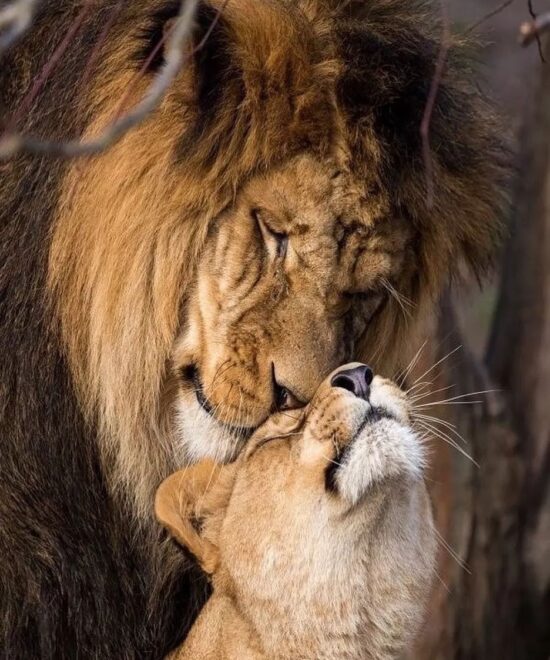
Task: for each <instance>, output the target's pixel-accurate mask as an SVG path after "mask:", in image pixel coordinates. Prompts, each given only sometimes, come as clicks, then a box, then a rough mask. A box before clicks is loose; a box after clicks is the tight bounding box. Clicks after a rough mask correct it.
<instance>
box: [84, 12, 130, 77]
mask: <svg viewBox="0 0 550 660" xmlns="http://www.w3.org/2000/svg"><path fill="white" fill-rule="evenodd" d="M123 6H124V0H117V3H116V4H115V5H114V7H113V8H112V10H111V12H110V14H109V18H108V19H107V22H106V23H105V25H104V26H103V29H102V30H101V32H100V33H99V37H98V38H97V41H96V43H95V45H94V49H93V50H92V53H91V55H90V57H89V58H88V61H87V63H86V68H85V69H84V73H83V74H82V82H81V88H82V89H86V86H87V84H88V82H89V80H90V78H91V76H92V72H93V70H94V68H95V65H96V64H97V61H98V59H99V56H100V54H101V49H102V48H103V44H104V43H105V41H106V40H107V36H108V35H109V32H110V31H111V29H112V27H113V25H114V24H115V21H116V19H117V16H118V15H119V14H120V12H121V11H122V7H123Z"/></svg>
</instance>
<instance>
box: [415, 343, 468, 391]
mask: <svg viewBox="0 0 550 660" xmlns="http://www.w3.org/2000/svg"><path fill="white" fill-rule="evenodd" d="M461 348H462V345H460V346H457V347H456V348H454V349H453V350H452V351H449V353H447V355H444V356H443V357H442V358H441V359H440V360H438V361H437V362H436V363H435V364H433V365H432V366H431V367H430V368H429V369H428V370H427V371H425V372H424V373H423V374H422V375H421V376H419V377H418V378H417V379H416V380H415V381H414V383H413V385H415V384H416V383H418V381H419V380H422V378H425V377H426V376H427V375H428V374H429V373H431V372H432V371H433V370H434V369H435V368H436V367H438V366H439V365H440V364H441V363H442V362H445V360H448V359H449V358H450V357H451V356H452V355H454V354H455V353H456V352H457V351H459V350H460V349H461Z"/></svg>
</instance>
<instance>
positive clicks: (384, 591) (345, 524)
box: [157, 364, 435, 657]
mask: <svg viewBox="0 0 550 660" xmlns="http://www.w3.org/2000/svg"><path fill="white" fill-rule="evenodd" d="M424 458H425V457H424V451H423V448H422V444H421V441H420V440H419V438H418V437H417V436H416V435H415V433H414V431H413V430H412V429H411V427H410V425H409V405H408V403H407V400H406V397H405V395H404V394H403V393H402V392H401V391H400V390H399V388H398V387H397V386H396V385H394V384H393V383H391V382H390V381H388V380H386V379H383V378H380V377H378V376H377V377H375V378H374V379H372V372H370V370H369V369H368V367H365V365H360V364H353V365H348V366H346V367H343V368H341V369H339V370H337V371H336V372H334V373H333V374H332V375H331V376H329V378H328V379H327V380H325V381H324V382H323V383H322V384H321V386H320V387H319V389H318V391H317V392H316V393H315V396H314V397H313V399H312V401H311V403H310V404H309V405H308V406H307V407H306V408H304V409H302V410H299V411H292V412H291V413H278V414H276V415H274V416H273V417H271V418H270V419H269V420H268V421H267V422H266V423H265V424H264V425H262V426H261V427H260V428H259V429H258V430H257V432H256V433H255V434H254V436H253V437H252V438H251V440H250V442H249V444H248V446H247V448H246V450H245V451H244V452H242V453H241V455H240V456H239V458H238V459H237V461H236V462H234V463H233V464H230V465H227V466H224V467H221V468H220V467H216V466H212V464H210V463H206V464H199V465H198V466H195V467H194V468H190V469H189V471H187V472H186V471H182V472H181V473H178V474H181V476H177V477H176V478H175V479H174V477H171V478H169V479H168V480H167V481H166V482H165V484H166V485H164V486H163V487H161V490H160V491H159V493H160V497H158V498H157V514H160V515H159V518H160V519H161V521H163V522H165V524H166V522H168V525H167V526H168V527H169V528H170V529H172V530H174V529H175V530H176V535H177V536H179V538H180V541H181V542H182V543H184V544H186V545H188V546H189V547H191V549H192V550H194V551H195V552H196V554H197V555H198V559H199V561H200V562H201V563H202V564H203V567H205V568H206V570H207V571H209V572H211V573H213V574H214V588H215V589H216V588H219V589H221V590H222V591H224V590H229V591H230V592H231V596H232V597H233V598H234V599H235V601H236V602H237V603H238V608H239V610H240V611H242V612H244V616H245V618H247V619H248V620H250V621H252V622H253V623H254V629H255V630H257V631H259V633H260V635H262V636H263V637H264V639H263V642H264V646H265V648H270V647H271V648H273V649H277V648H279V649H280V647H279V645H280V639H277V637H278V636H280V633H281V631H283V632H284V637H285V639H286V640H290V639H292V638H294V639H295V640H298V641H299V643H300V644H302V643H303V642H304V639H307V637H308V635H311V636H312V637H315V636H316V635H331V634H334V635H335V636H338V635H342V633H343V631H347V633H348V634H349V635H350V636H353V635H359V637H360V638H361V636H364V642H365V644H366V643H368V644H370V645H371V646H369V647H368V648H372V645H373V644H374V645H376V643H377V642H376V639H377V634H378V633H379V632H380V631H378V630H377V629H376V628H377V626H376V625H375V624H374V622H375V621H377V620H378V621H382V620H383V621H385V628H386V629H385V630H384V632H383V635H386V637H389V639H385V640H383V641H380V644H382V645H386V644H389V645H390V646H388V647H387V648H386V652H387V655H384V656H383V657H394V655H393V654H392V653H390V652H389V651H388V649H390V650H391V649H392V648H393V649H394V650H395V652H396V653H397V651H399V650H401V648H402V644H403V643H404V642H405V641H408V640H409V638H410V636H412V635H414V633H415V631H416V626H417V625H418V623H419V622H420V620H421V617H422V612H423V604H424V602H425V599H426V597H427V592H428V587H429V585H430V582H431V577H432V571H433V566H434V554H435V536H434V535H435V532H434V528H433V519H432V513H431V507H430V503H429V499H428V496H427V493H426V489H425V486H424V483H423V480H422V472H423V468H424ZM203 465H204V467H203ZM201 473H202V476H199V477H198V478H197V475H201ZM194 479H197V481H195V482H194ZM190 484H191V485H190ZM193 484H194V485H193ZM185 489H190V490H188V492H187V493H186V492H185ZM191 491H193V494H189V493H190V492H191ZM167 503H168V505H167ZM159 504H160V506H159ZM167 512H168V513H167ZM178 518H179V521H178ZM191 519H193V520H200V526H199V529H200V531H198V532H197V526H196V525H191V524H190V523H189V520H191ZM174 521H175V522H174ZM186 526H187V529H185V528H186ZM178 529H179V530H183V532H182V533H181V535H180V534H179V532H178ZM197 534H198V535H200V537H201V538H200V540H197V539H195V537H196V535H197ZM189 539H190V540H189ZM279 626H281V627H280V628H279ZM297 643H298V642H297ZM392 645H395V647H393V646H392ZM365 648H367V647H365ZM283 655H284V654H283ZM354 657H355V656H354ZM369 657H371V656H370V655H369ZM372 657H382V656H379V655H377V654H376V653H375V652H374V653H373V655H372ZM395 657H396V656H395Z"/></svg>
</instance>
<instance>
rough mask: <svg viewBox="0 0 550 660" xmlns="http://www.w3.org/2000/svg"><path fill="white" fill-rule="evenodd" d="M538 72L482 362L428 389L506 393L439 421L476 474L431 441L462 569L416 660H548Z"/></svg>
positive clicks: (549, 473) (549, 270) (438, 589)
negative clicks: (463, 444) (448, 426)
mask: <svg viewBox="0 0 550 660" xmlns="http://www.w3.org/2000/svg"><path fill="white" fill-rule="evenodd" d="M546 53H547V60H548V61H550V41H547V43H546ZM540 68H541V73H540V84H539V89H538V94H537V98H536V101H535V103H534V106H533V111H532V116H531V117H529V118H528V121H527V122H526V126H525V130H524V136H523V140H522V156H521V167H520V176H519V186H518V190H517V194H516V197H515V204H514V211H513V219H512V231H511V236H510V239H509V242H508V246H507V249H506V253H505V258H504V265H503V275H502V281H501V288H500V295H499V304H498V308H497V311H496V314H495V318H494V323H493V328H492V333H491V338H490V341H489V347H488V351H487V355H486V359H485V360H484V361H479V360H477V359H475V358H474V356H473V355H472V354H471V353H470V352H469V351H468V350H467V349H464V350H462V351H461V352H460V353H459V354H457V356H455V357H454V358H453V359H452V360H450V361H447V362H445V363H444V368H443V369H442V373H440V374H439V375H438V377H437V380H436V382H434V384H433V385H432V387H434V388H435V389H438V388H440V387H446V386H447V385H449V384H455V389H456V390H457V391H460V392H469V391H478V390H486V389H492V388H493V387H496V388H498V389H499V391H498V392H493V393H491V394H488V395H487V396H486V397H484V399H485V400H484V403H483V405H481V406H457V407H456V408H452V409H451V412H452V414H450V412H449V409H444V408H441V409H440V410H439V411H437V412H435V414H436V416H437V415H438V413H439V416H441V417H444V418H445V419H447V420H449V421H452V422H453V423H455V424H457V427H458V429H459V431H460V433H461V434H462V435H463V436H464V437H465V438H467V439H468V443H469V450H470V452H471V453H472V456H473V458H474V460H475V461H476V462H477V463H478V465H479V467H476V466H475V465H473V464H472V463H469V462H468V461H466V460H465V459H464V458H463V457H462V456H461V455H460V454H458V453H457V452H456V451H455V450H453V449H452V448H450V447H448V446H447V445H444V444H443V443H442V442H441V441H439V440H438V441H435V443H434V460H433V469H432V475H431V478H432V480H433V481H432V495H433V498H434V504H435V507H436V517H437V520H438V526H439V530H440V532H441V534H442V535H443V536H444V537H445V539H446V540H447V541H448V542H449V544H450V545H451V546H452V547H453V548H454V551H455V552H456V554H457V555H458V556H459V557H460V558H461V559H462V560H463V561H464V563H465V565H466V568H462V567H461V566H460V565H459V563H458V562H457V561H455V559H454V558H452V557H451V556H450V555H449V553H448V551H446V550H442V553H441V561H440V565H439V569H438V572H439V576H440V578H441V580H442V582H444V583H445V585H446V586H443V585H442V584H441V583H437V584H436V585H435V587H434V594H433V597H432V603H431V607H430V617H429V621H428V625H427V626H426V629H425V632H424V635H423V637H422V639H421V640H420V641H419V644H418V648H417V649H416V652H415V653H414V657H415V658H418V660H428V659H430V660H431V659H434V660H435V659H438V660H439V659H441V660H443V659H445V660H448V659H449V658H457V659H463V660H487V659H489V658H499V660H548V658H549V657H550V395H549V393H550V65H549V64H547V65H542V64H541V66H540ZM436 336H437V337H438V342H434V345H438V346H439V348H438V349H437V352H436V358H437V356H439V357H441V356H442V355H444V354H446V353H447V352H448V351H450V350H452V349H454V348H456V346H458V345H461V344H462V343H463V341H462V338H461V337H460V331H459V324H458V322H457V319H456V318H455V314H454V310H453V306H452V303H451V302H450V298H449V297H447V298H446V299H445V300H444V301H443V304H442V314H441V320H440V324H439V328H438V330H437V331H436ZM429 359H433V356H429Z"/></svg>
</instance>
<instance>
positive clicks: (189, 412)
mask: <svg viewBox="0 0 550 660" xmlns="http://www.w3.org/2000/svg"><path fill="white" fill-rule="evenodd" d="M249 435H250V433H249V432H245V431H244V430H243V431H241V430H239V429H230V428H229V427H227V426H226V425H224V424H222V423H220V422H218V421H217V420H216V419H215V418H214V417H213V416H212V414H211V413H209V412H207V411H206V410H204V408H203V407H202V406H201V405H200V404H199V402H198V401H197V399H196V397H195V395H194V394H193V393H192V392H189V393H187V394H183V395H180V397H179V400H178V402H177V404H176V415H175V438H176V444H177V453H178V455H179V456H180V457H181V459H182V461H183V462H185V463H196V462H198V461H201V460H203V459H205V458H211V459H213V460H215V461H216V462H218V463H227V462H229V461H232V460H234V459H235V458H236V456H237V454H238V453H239V452H240V451H241V449H242V448H243V446H244V444H245V442H246V440H247V439H248V436H249Z"/></svg>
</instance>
